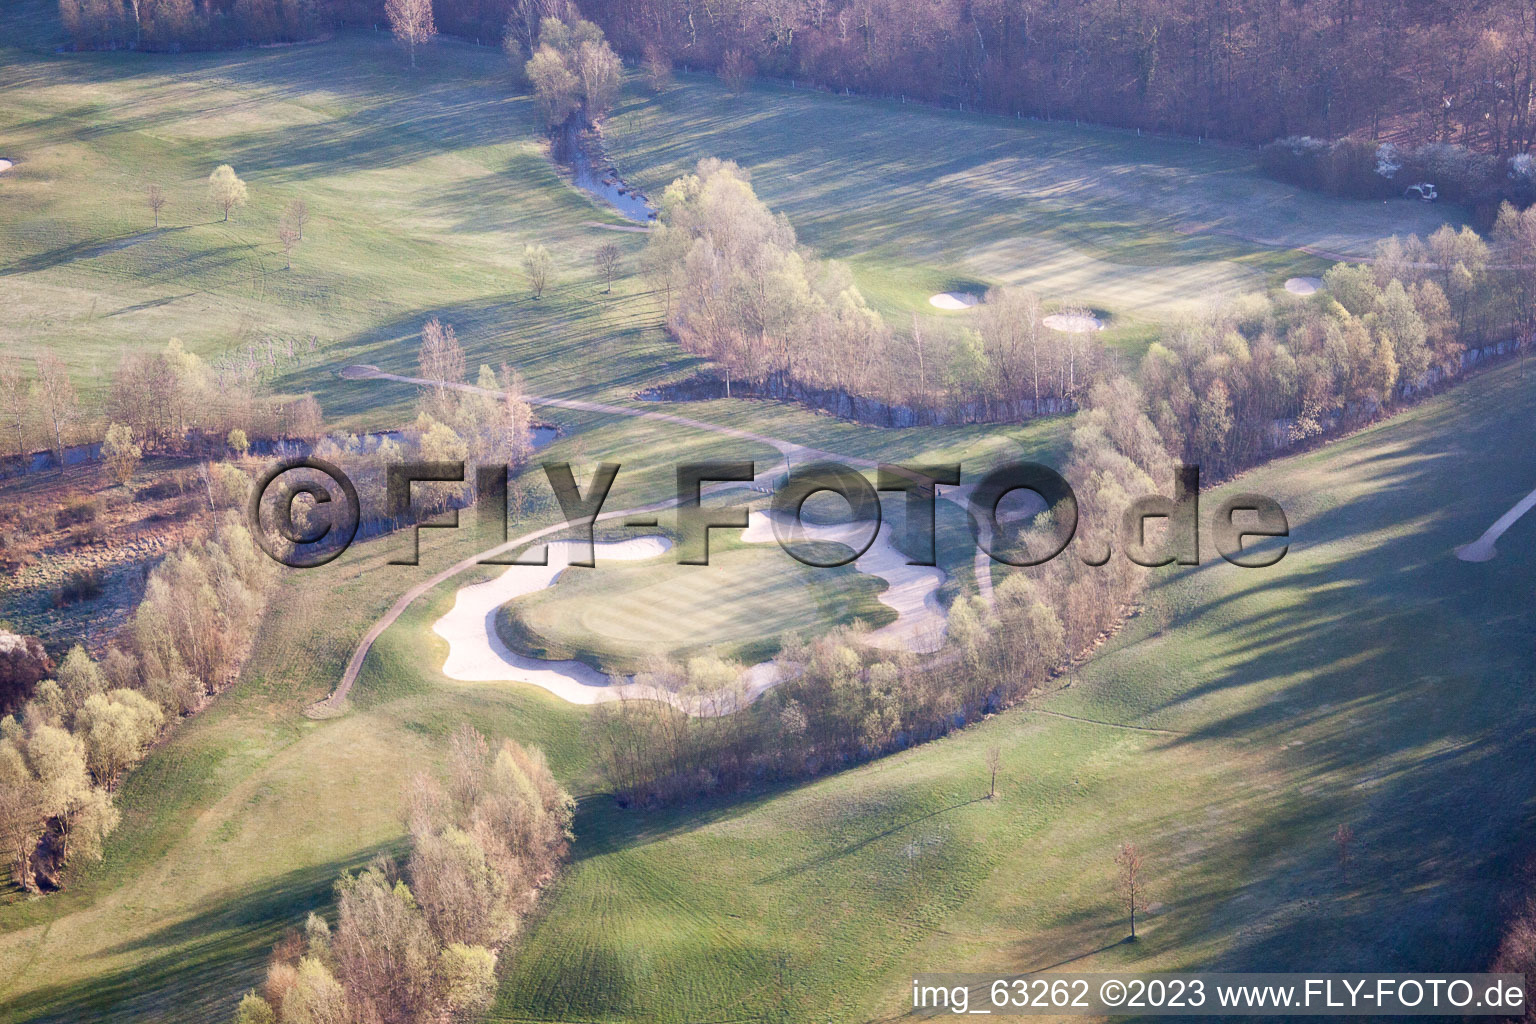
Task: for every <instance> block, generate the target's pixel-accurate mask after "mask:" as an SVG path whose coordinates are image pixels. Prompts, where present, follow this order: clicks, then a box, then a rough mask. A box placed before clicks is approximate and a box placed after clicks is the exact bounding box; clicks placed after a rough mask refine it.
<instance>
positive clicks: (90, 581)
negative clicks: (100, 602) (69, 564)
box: [53, 569, 104, 608]
mask: <svg viewBox="0 0 1536 1024" xmlns="http://www.w3.org/2000/svg"><path fill="white" fill-rule="evenodd" d="M103 589H104V581H103V577H102V572H101V570H100V569H86V570H83V571H81V572H77V573H75V574H73V575H72V576H70V577H69V579H67V580H65V581H64V585H63V586H61V587H59V589H58V591H57V592H56V593H55V594H54V595H53V606H54V607H55V608H66V607H68V606H69V605H72V604H79V603H80V602H82V601H90V600H94V599H95V598H98V597H100V596H101V594H102V590H103Z"/></svg>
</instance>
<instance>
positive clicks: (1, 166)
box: [0, 159, 16, 174]
mask: <svg viewBox="0 0 1536 1024" xmlns="http://www.w3.org/2000/svg"><path fill="white" fill-rule="evenodd" d="M15 166H16V165H15V164H13V163H11V162H10V161H9V160H5V159H0V174H4V173H5V172H6V171H8V170H10V169H11V168H12V167H15Z"/></svg>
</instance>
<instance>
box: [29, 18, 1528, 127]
mask: <svg viewBox="0 0 1536 1024" xmlns="http://www.w3.org/2000/svg"><path fill="white" fill-rule="evenodd" d="M585 6H586V9H587V14H588V16H589V17H591V19H592V20H593V21H594V22H596V23H597V24H598V25H600V26H602V28H603V30H604V31H605V32H606V34H607V36H608V37H609V38H610V39H612V40H613V41H614V43H615V44H616V45H617V46H618V48H619V49H620V50H621V51H622V52H624V53H626V54H627V55H629V56H631V57H633V58H634V59H636V60H637V61H640V60H644V61H645V62H646V64H647V67H648V69H650V70H651V73H652V74H654V75H657V76H659V77H664V76H665V74H666V69H667V68H669V67H670V66H671V65H672V64H673V63H687V64H690V65H693V66H698V67H710V68H715V69H716V70H718V71H719V72H720V73H721V74H722V76H724V77H726V78H727V79H728V80H730V81H731V82H732V83H733V87H735V88H740V85H741V82H742V80H743V79H745V78H749V77H750V76H751V75H752V74H753V73H754V70H761V71H762V72H764V73H767V74H771V75H774V76H777V77H781V78H786V79H794V80H796V81H798V82H803V83H806V84H810V85H814V86H819V87H824V88H829V89H835V90H839V91H841V90H843V89H853V90H857V91H861V92H868V93H876V94H881V95H892V96H897V95H899V96H902V97H910V98H912V99H917V100H922V101H928V102H937V103H944V104H951V105H953V104H961V105H964V106H966V107H967V108H971V109H977V110H984V111H991V112H995V113H1002V114H1008V115H1013V114H1026V115H1030V116H1037V117H1045V118H1056V119H1080V120H1087V121H1093V122H1098V123H1104V124H1113V125H1121V126H1125V127H1135V128H1145V129H1151V130H1160V131H1172V132H1178V133H1182V134H1188V135H1201V136H1206V135H1210V136H1216V137H1223V138H1230V139H1236V140H1241V141H1246V142H1267V141H1269V140H1272V139H1276V138H1281V137H1285V136H1297V135H1308V134H1312V135H1321V136H1324V137H1325V138H1334V137H1340V136H1346V135H1351V134H1363V135H1366V136H1369V137H1371V138H1376V139H1379V138H1382V137H1383V136H1388V135H1390V136H1395V137H1405V138H1408V139H1410V140H1412V141H1415V142H1457V143H1460V144H1463V145H1465V146H1467V147H1469V148H1472V149H1476V150H1481V151H1486V152H1491V153H1499V154H1512V153H1523V152H1525V151H1526V150H1527V149H1528V148H1529V147H1530V145H1531V144H1532V142H1533V141H1536V117H1533V106H1532V99H1533V90H1536V19H1533V18H1532V17H1531V15H1530V12H1529V10H1528V9H1527V8H1526V7H1525V5H1523V4H1522V3H1520V2H1519V0H1491V2H1489V3H1483V4H1477V5H1473V6H1470V7H1469V6H1467V5H1464V4H1461V5H1457V4H1452V5H1424V4H1420V5H1407V6H1405V5H1403V4H1399V3H1392V2H1390V0H1316V2H1309V3H1303V4H1291V5H1276V4H1274V3H1272V2H1270V0H1236V2H1231V3H1221V4H1217V3H1203V4H1186V5H1176V6H1170V5H1167V4H1161V3H1157V2H1155V0H1129V2H1125V0H1115V2H1113V3H1110V2H1109V0H1088V2H1083V3H1073V4H1025V5H1023V6H1020V5H1018V4H1013V3H1005V2H1002V0H987V2H981V3H976V2H969V0H938V2H936V3H932V2H930V3H925V4H923V5H921V6H917V5H914V3H913V2H912V0H783V2H776V3H769V4H762V3H745V2H742V0H728V2H724V3H711V4H705V5H702V6H700V5H696V4H693V3H689V2H685V0H588V2H587V3H586V5H585ZM570 9H571V5H570V4H569V3H568V0H389V3H388V4H386V3H385V2H384V0H207V2H203V3H197V2H194V0H132V2H124V0H59V10H60V15H61V17H62V20H63V23H64V26H65V28H66V30H67V31H68V32H69V34H70V37H71V38H72V39H73V40H74V43H75V45H76V46H77V47H81V48H88V47H110V48H117V47H135V48H147V49H188V48H208V47H218V46H231V45H239V44H244V43H266V42H291V41H297V40H300V39H307V38H311V37H313V36H314V35H316V34H317V33H318V32H320V31H322V30H323V29H325V28H329V27H340V26H344V25H357V26H370V25H377V24H381V23H382V22H383V21H384V20H385V19H386V16H387V17H388V19H389V20H390V22H391V24H392V25H394V26H395V27H396V30H397V32H399V31H400V30H401V27H402V26H403V27H404V29H405V32H404V35H403V36H402V39H405V40H407V41H408V45H409V47H410V49H411V51H412V61H413V63H414V51H415V46H416V45H417V44H418V43H419V42H422V41H426V40H428V39H430V37H431V35H432V33H433V32H435V31H437V30H439V29H441V30H442V31H445V32H449V33H452V34H455V35H460V36H463V37H465V38H473V39H479V40H487V41H491V40H502V39H505V40H506V41H507V42H508V44H509V45H512V46H516V47H518V48H519V49H520V50H521V52H522V53H525V54H528V55H534V53H535V50H536V49H537V47H536V40H537V38H538V34H539V33H538V26H539V25H540V23H541V21H542V20H543V19H544V18H545V17H549V16H554V17H560V16H562V15H564V14H566V12H567V11H568V10H570Z"/></svg>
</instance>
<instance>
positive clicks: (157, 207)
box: [144, 185, 165, 228]
mask: <svg viewBox="0 0 1536 1024" xmlns="http://www.w3.org/2000/svg"><path fill="white" fill-rule="evenodd" d="M144 203H145V205H147V206H148V207H149V209H150V212H151V213H153V214H154V215H155V227H157V228H158V227H159V226H160V211H161V210H162V209H164V208H165V190H164V189H162V188H161V187H160V186H159V185H151V186H149V194H148V195H147V196H146V197H145V199H144Z"/></svg>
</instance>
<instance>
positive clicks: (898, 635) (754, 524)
mask: <svg viewBox="0 0 1536 1024" xmlns="http://www.w3.org/2000/svg"><path fill="white" fill-rule="evenodd" d="M780 534H782V535H783V536H784V537H785V538H786V539H787V540H791V541H794V542H800V541H832V542H834V543H837V544H846V545H847V546H848V547H849V548H852V549H854V550H857V549H858V548H859V546H860V545H862V544H863V543H864V542H865V541H866V540H867V539H868V538H869V526H868V525H867V524H862V523H837V524H834V525H831V526H816V525H814V524H811V523H802V524H800V525H799V526H796V525H795V524H794V523H791V522H787V521H784V520H781V519H778V518H777V517H775V516H774V515H773V513H771V512H753V513H752V514H751V515H750V516H749V517H748V518H747V528H746V530H744V531H743V532H742V534H741V539H742V540H743V541H745V542H746V543H748V544H767V543H777V542H778V537H779V535H780ZM853 567H854V568H855V569H857V570H859V572H862V573H867V574H868V575H870V576H879V577H880V578H881V579H883V580H885V582H886V583H887V584H888V586H887V587H886V588H885V591H884V593H882V594H881V595H880V603H881V604H883V605H885V606H886V607H887V608H890V609H892V610H893V611H895V613H896V621H895V622H892V623H891V624H889V625H887V626H882V627H881V628H879V629H877V630H875V631H873V632H872V633H870V634H869V636H868V637H867V639H868V640H869V642H870V643H871V644H873V645H874V646H876V647H883V648H885V649H886V650H896V649H902V650H908V651H915V652H917V653H918V654H929V653H931V652H933V651H936V650H938V649H939V646H940V644H941V643H942V642H943V640H944V610H943V609H942V608H940V607H939V598H938V593H939V587H940V586H942V585H943V583H944V571H943V570H942V569H939V568H936V567H934V566H926V565H908V564H907V556H906V555H904V554H902V553H901V552H900V551H898V550H896V548H895V547H894V546H893V545H892V544H891V526H890V524H889V523H881V524H880V533H879V535H878V536H876V537H875V539H874V541H873V542H872V543H871V544H870V545H869V550H867V551H865V552H864V554H863V555H861V556H859V558H858V560H857V561H855V562H854V563H853Z"/></svg>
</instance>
